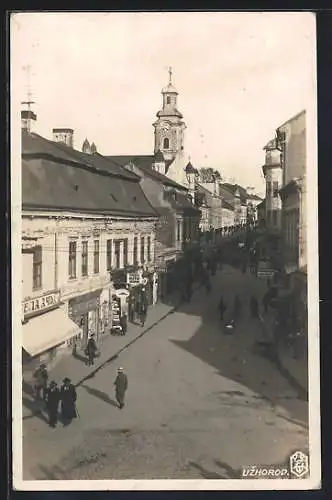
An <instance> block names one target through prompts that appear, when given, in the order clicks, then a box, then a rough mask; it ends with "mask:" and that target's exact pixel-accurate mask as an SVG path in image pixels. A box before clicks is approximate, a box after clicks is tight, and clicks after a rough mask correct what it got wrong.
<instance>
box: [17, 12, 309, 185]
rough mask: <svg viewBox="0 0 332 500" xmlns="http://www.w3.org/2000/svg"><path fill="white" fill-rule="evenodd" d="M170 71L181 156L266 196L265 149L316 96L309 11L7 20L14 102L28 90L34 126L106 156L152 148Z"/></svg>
mask: <svg viewBox="0 0 332 500" xmlns="http://www.w3.org/2000/svg"><path fill="white" fill-rule="evenodd" d="M27 66H30V67H31V70H30V77H29V76H28V72H27V71H26V69H24V68H26V67H27ZM169 66H171V67H172V69H173V84H174V85H175V87H176V88H177V90H178V92H179V96H178V109H179V110H180V111H181V112H182V114H183V116H184V121H185V123H186V125H187V129H186V135H185V154H186V155H187V156H188V158H189V157H190V160H191V162H192V163H193V164H194V166H195V167H198V168H199V167H212V168H215V169H217V170H219V171H220V172H221V175H222V176H223V177H224V178H225V179H226V180H231V181H233V182H237V183H239V184H241V185H243V186H244V187H247V186H252V187H255V189H256V192H259V193H262V192H263V191H264V189H263V186H264V177H263V174H262V169H261V166H262V165H263V164H264V151H263V147H264V146H265V144H266V143H267V142H268V141H269V140H270V139H271V138H272V137H273V136H274V134H275V129H276V128H277V127H278V126H279V125H281V124H282V123H283V122H285V121H286V120H288V119H289V118H291V117H292V116H293V115H295V114H297V113H298V112H300V111H302V110H303V109H308V108H310V106H312V105H313V102H314V100H315V93H316V82H315V74H316V73H315V17H314V15H313V14H311V13H293V12H287V13H272V12H270V13H268V12H264V13H225V12H210V13H195V12H178V13H176V12H168V13H165V12H163V13H140V12H139V13H131V14H130V13H93V12H89V13H87V12H86V13H70V12H66V13H52V12H42V13H36V12H34V13H18V14H14V15H12V26H11V85H12V88H11V94H12V100H13V101H12V102H13V103H14V104H16V105H17V106H18V107H15V109H19V107H20V102H21V101H22V100H26V99H27V92H28V89H29V88H30V89H31V92H32V100H33V101H35V102H36V104H35V105H34V108H33V110H34V111H35V112H36V113H37V123H36V127H35V131H36V132H37V133H39V134H40V135H42V136H44V137H47V138H52V128H56V127H68V128H72V129H74V147H75V148H77V149H81V147H82V143H83V141H84V139H85V138H86V137H87V138H88V139H89V141H90V142H92V141H94V142H95V143H96V145H97V148H98V151H99V152H100V153H101V154H106V155H120V154H128V155H130V154H134V155H136V154H152V153H153V146H154V144H153V141H154V134H153V127H152V123H153V122H154V121H155V119H156V112H157V111H158V110H159V109H160V108H161V89H162V87H164V86H165V85H166V84H167V82H168V67H169ZM13 109H14V106H13Z"/></svg>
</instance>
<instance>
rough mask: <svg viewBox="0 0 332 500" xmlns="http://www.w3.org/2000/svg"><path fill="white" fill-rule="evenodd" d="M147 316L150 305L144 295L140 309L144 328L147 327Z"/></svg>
mask: <svg viewBox="0 0 332 500" xmlns="http://www.w3.org/2000/svg"><path fill="white" fill-rule="evenodd" d="M147 314H148V303H147V300H146V297H145V294H144V295H143V296H142V298H141V302H140V309H139V318H140V321H141V325H142V326H144V325H145V322H146V317H147Z"/></svg>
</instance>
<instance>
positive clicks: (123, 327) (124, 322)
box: [120, 314, 128, 335]
mask: <svg viewBox="0 0 332 500" xmlns="http://www.w3.org/2000/svg"><path fill="white" fill-rule="evenodd" d="M120 326H121V330H122V335H126V333H127V328H128V321H127V315H126V314H123V315H122V316H121V318H120Z"/></svg>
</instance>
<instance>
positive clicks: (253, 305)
mask: <svg viewBox="0 0 332 500" xmlns="http://www.w3.org/2000/svg"><path fill="white" fill-rule="evenodd" d="M250 310H251V317H252V318H258V312H259V305H258V300H257V299H256V297H254V295H253V296H252V297H251V299H250Z"/></svg>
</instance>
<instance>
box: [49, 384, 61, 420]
mask: <svg viewBox="0 0 332 500" xmlns="http://www.w3.org/2000/svg"><path fill="white" fill-rule="evenodd" d="M59 401H60V391H59V389H58V384H57V383H56V382H54V380H52V382H51V383H50V386H49V388H48V389H47V392H46V408H47V412H48V421H49V425H50V427H56V424H57V423H58V406H59Z"/></svg>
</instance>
